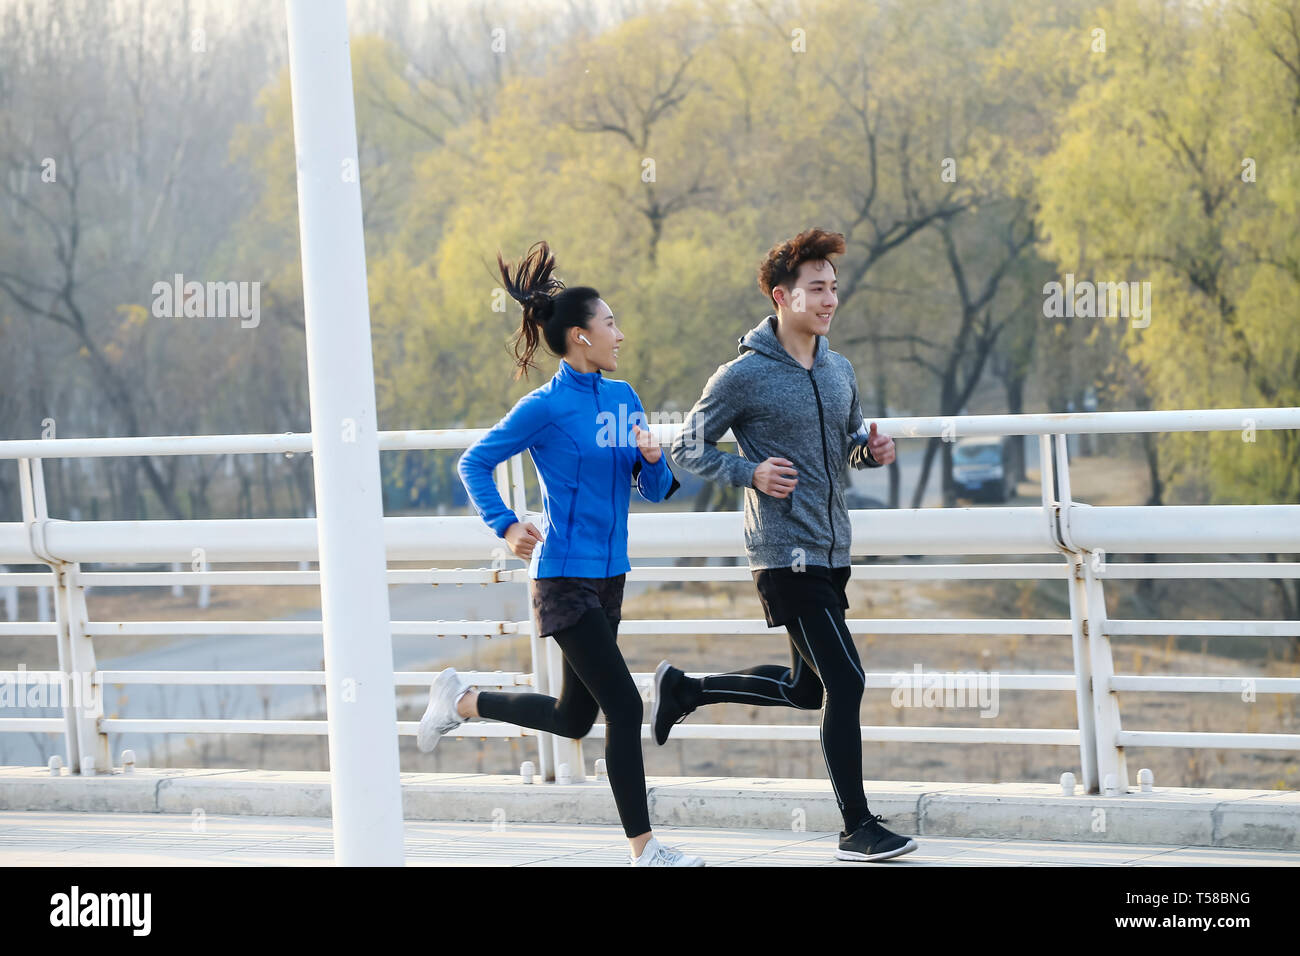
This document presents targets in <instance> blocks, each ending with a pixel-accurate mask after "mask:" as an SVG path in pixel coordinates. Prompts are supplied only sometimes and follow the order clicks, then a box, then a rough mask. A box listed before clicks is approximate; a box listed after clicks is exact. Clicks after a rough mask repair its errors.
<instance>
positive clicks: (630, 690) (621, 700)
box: [605, 680, 645, 728]
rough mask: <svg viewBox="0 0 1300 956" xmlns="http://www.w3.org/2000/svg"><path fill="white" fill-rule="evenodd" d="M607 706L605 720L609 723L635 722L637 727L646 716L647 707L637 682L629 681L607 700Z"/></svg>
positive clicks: (624, 723)
mask: <svg viewBox="0 0 1300 956" xmlns="http://www.w3.org/2000/svg"><path fill="white" fill-rule="evenodd" d="M607 703H608V706H607V707H605V720H606V722H607V723H611V724H616V725H626V724H633V725H635V726H636V727H638V728H639V727H640V726H641V721H642V720H643V719H644V718H645V707H644V706H643V705H642V703H641V694H640V693H639V692H638V691H637V689H636V684H634V683H632V682H631V681H630V680H629V681H628V686H627V687H626V688H625V689H624V690H622V691H621V692H619V693H618V694H617V695H615V696H614V697H613V699H611V700H610V701H608V702H607Z"/></svg>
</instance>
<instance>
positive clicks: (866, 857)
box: [835, 840, 916, 863]
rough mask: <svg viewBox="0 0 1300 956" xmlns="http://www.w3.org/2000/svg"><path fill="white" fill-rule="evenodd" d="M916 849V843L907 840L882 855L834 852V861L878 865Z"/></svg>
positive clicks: (845, 851) (843, 851) (844, 851)
mask: <svg viewBox="0 0 1300 956" xmlns="http://www.w3.org/2000/svg"><path fill="white" fill-rule="evenodd" d="M915 849H916V841H915V840H908V841H907V842H906V843H905V844H903V845H902V846H900V847H899V848H898V849H897V850H886V851H885V852H884V853H869V854H868V853H855V852H854V851H853V850H838V849H837V850H836V851H835V859H837V860H849V861H850V862H853V863H879V862H880V861H881V860H892V859H893V858H894V857H896V856H902V855H903V854H904V853H911V852H912V851H913V850H915Z"/></svg>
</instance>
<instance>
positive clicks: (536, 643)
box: [510, 453, 559, 780]
mask: <svg viewBox="0 0 1300 956" xmlns="http://www.w3.org/2000/svg"><path fill="white" fill-rule="evenodd" d="M510 485H511V491H512V492H513V495H514V497H513V507H514V512H515V514H517V515H519V516H520V517H521V518H522V517H524V516H525V515H526V514H527V513H528V492H527V486H525V484H524V456H523V454H522V453H520V454H518V455H515V457H514V458H512V459H510ZM524 613H525V614H526V615H528V660H529V666H531V667H532V671H533V690H534V691H535V692H536V693H538V694H550V692H551V679H550V667H549V665H548V664H547V662H546V660H545V657H546V643H549V642H545V643H544V642H543V638H542V637H541V635H539V634H538V633H537V621H536V620H535V619H534V617H533V579H532V578H531V577H529V576H528V572H527V569H526V568H525V570H524ZM558 694H559V691H558V690H557V691H556V695H555V696H558ZM554 737H555V735H554V734H544V733H539V734H538V735H537V765H538V767H540V768H541V775H542V779H543V780H554V779H555V762H554V760H553V759H552V757H553V754H554V746H555V744H554Z"/></svg>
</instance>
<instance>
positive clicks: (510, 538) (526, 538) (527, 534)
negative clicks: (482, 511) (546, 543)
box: [505, 521, 542, 561]
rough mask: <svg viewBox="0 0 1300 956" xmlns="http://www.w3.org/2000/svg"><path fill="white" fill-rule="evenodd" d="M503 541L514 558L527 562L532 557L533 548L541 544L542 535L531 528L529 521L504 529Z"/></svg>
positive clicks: (518, 522)
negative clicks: (504, 540) (513, 554)
mask: <svg viewBox="0 0 1300 956" xmlns="http://www.w3.org/2000/svg"><path fill="white" fill-rule="evenodd" d="M505 539H506V544H507V545H509V546H510V550H511V551H513V552H514V553H515V557H516V558H522V559H523V560H525V561H528V560H530V559H531V558H532V556H533V548H535V547H537V545H538V544H540V543H541V541H542V533H541V532H540V531H538V530H537V529H536V528H535V527H533V523H532V522H531V521H527V522H521V521H516V522H515V523H514V524H512V525H511V526H510V527H508V528H506V533H505Z"/></svg>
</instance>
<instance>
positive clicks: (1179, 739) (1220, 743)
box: [1115, 730, 1300, 750]
mask: <svg viewBox="0 0 1300 956" xmlns="http://www.w3.org/2000/svg"><path fill="white" fill-rule="evenodd" d="M1115 744H1116V746H1119V747H1196V748H1201V747H1210V748H1212V749H1213V748H1221V749H1224V750H1300V734H1217V733H1203V732H1180V731H1157V730H1121V731H1119V732H1118V733H1117V734H1115Z"/></svg>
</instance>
